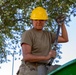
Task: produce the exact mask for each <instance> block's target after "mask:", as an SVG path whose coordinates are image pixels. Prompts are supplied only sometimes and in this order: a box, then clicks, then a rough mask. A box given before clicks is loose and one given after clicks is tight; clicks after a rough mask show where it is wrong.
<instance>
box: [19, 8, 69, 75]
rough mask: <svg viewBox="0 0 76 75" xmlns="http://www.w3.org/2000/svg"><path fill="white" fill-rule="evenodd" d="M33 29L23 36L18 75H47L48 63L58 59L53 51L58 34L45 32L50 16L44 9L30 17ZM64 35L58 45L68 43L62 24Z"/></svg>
mask: <svg viewBox="0 0 76 75" xmlns="http://www.w3.org/2000/svg"><path fill="white" fill-rule="evenodd" d="M30 19H31V20H32V25H33V28H32V29H30V30H27V31H25V32H24V33H23V34H22V40H21V46H22V53H23V59H22V64H21V66H20V68H19V72H18V75H47V74H48V72H50V71H48V70H50V69H49V68H48V69H47V67H46V66H47V62H48V60H49V59H51V58H55V57H56V51H54V50H52V49H51V45H52V44H53V43H54V41H55V37H56V34H54V33H52V32H50V31H45V30H43V27H44V25H45V23H46V21H47V20H48V15H47V12H46V10H45V9H44V8H43V7H37V8H35V9H34V10H33V11H32V13H31V16H30ZM61 31H62V34H61V35H60V36H58V43H64V42H68V35H67V30H66V27H65V25H64V23H62V25H61Z"/></svg>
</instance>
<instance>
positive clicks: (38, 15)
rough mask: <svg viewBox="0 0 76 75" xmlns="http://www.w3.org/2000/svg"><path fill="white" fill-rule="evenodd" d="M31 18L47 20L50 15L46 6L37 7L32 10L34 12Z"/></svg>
mask: <svg viewBox="0 0 76 75" xmlns="http://www.w3.org/2000/svg"><path fill="white" fill-rule="evenodd" d="M30 19H32V20H47V19H48V15H47V12H46V10H45V9H44V8H42V7H37V8H35V9H34V10H33V11H32V13H31V15H30Z"/></svg>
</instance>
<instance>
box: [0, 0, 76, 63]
mask: <svg viewBox="0 0 76 75" xmlns="http://www.w3.org/2000/svg"><path fill="white" fill-rule="evenodd" d="M37 6H42V7H44V8H45V9H46V10H47V12H48V16H49V20H48V22H47V24H46V26H45V29H48V30H50V31H52V32H56V29H57V23H56V22H55V18H56V17H57V16H58V15H60V14H65V15H66V21H65V23H66V25H68V22H69V21H71V19H70V16H71V15H73V16H76V0H0V63H2V62H5V61H7V60H8V59H7V58H6V57H7V55H12V51H14V54H20V52H21V49H20V46H19V42H20V36H21V34H22V33H23V31H25V30H26V29H27V28H30V27H32V24H31V21H30V19H29V17H30V13H31V10H32V9H33V8H35V7H37ZM17 48H19V51H17ZM59 49H60V45H59ZM6 59H7V60H6Z"/></svg>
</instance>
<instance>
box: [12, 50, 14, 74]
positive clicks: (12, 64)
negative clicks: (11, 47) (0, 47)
mask: <svg viewBox="0 0 76 75" xmlns="http://www.w3.org/2000/svg"><path fill="white" fill-rule="evenodd" d="M12 57H13V58H12V75H13V74H14V51H13V54H12Z"/></svg>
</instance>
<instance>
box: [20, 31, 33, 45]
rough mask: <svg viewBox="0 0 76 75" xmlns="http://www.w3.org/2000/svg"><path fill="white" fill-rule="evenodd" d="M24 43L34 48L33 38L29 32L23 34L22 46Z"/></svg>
mask: <svg viewBox="0 0 76 75" xmlns="http://www.w3.org/2000/svg"><path fill="white" fill-rule="evenodd" d="M23 43H26V44H29V45H30V46H32V38H31V33H30V32H29V31H25V32H24V33H23V34H22V38H21V45H22V44H23Z"/></svg>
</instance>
